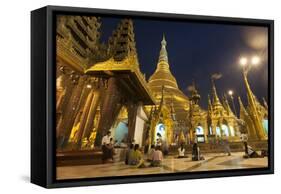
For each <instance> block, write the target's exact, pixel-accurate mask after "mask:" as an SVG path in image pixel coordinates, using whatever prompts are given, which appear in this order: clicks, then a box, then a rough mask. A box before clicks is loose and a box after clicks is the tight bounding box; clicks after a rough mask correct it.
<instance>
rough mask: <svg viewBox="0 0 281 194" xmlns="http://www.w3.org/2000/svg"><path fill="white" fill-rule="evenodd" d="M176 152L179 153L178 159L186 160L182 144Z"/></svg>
mask: <svg viewBox="0 0 281 194" xmlns="http://www.w3.org/2000/svg"><path fill="white" fill-rule="evenodd" d="M178 152H179V155H178V158H186V156H185V149H184V145H183V143H182V144H181V146H180V147H179V149H178Z"/></svg>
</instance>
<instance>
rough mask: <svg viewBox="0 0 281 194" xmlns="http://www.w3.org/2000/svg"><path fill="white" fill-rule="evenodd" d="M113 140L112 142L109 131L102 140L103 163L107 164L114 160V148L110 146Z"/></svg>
mask: <svg viewBox="0 0 281 194" xmlns="http://www.w3.org/2000/svg"><path fill="white" fill-rule="evenodd" d="M111 140H112V137H111V132H110V131H108V132H107V133H106V135H105V136H103V138H102V140H101V145H102V147H101V148H102V162H103V163H105V162H106V161H107V160H108V159H112V158H113V152H112V149H113V147H112V146H111V145H110V142H111Z"/></svg>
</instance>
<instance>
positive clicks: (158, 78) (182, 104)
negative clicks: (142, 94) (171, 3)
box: [148, 35, 189, 121]
mask: <svg viewBox="0 0 281 194" xmlns="http://www.w3.org/2000/svg"><path fill="white" fill-rule="evenodd" d="M166 45H167V42H166V40H165V37H164V35H163V40H162V41H161V50H160V55H159V60H158V64H157V68H156V70H155V72H154V73H153V74H152V75H151V77H150V78H149V80H148V86H149V88H150V90H151V91H152V93H153V95H154V97H155V100H156V104H157V105H159V104H160V102H161V98H162V88H164V91H163V98H164V101H165V104H166V105H168V106H171V109H173V110H174V111H175V117H176V118H175V119H176V120H178V121H179V120H184V119H186V116H187V111H188V110H189V100H188V98H187V96H185V94H184V93H183V92H182V91H181V90H180V89H179V87H178V84H177V80H176V79H175V77H174V76H173V74H172V73H171V71H170V65H169V61H168V53H167V49H166Z"/></svg>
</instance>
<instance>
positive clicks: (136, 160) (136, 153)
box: [129, 144, 145, 168]
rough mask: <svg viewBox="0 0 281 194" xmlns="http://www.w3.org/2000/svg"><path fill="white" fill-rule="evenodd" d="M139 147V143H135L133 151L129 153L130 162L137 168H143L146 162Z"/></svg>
mask: <svg viewBox="0 0 281 194" xmlns="http://www.w3.org/2000/svg"><path fill="white" fill-rule="evenodd" d="M139 147H140V146H139V144H135V146H134V150H133V152H131V154H129V164H130V165H135V166H136V167H137V168H143V167H145V164H144V159H143V157H142V153H141V151H140V150H139Z"/></svg>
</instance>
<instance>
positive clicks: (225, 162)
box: [57, 152, 268, 179]
mask: <svg viewBox="0 0 281 194" xmlns="http://www.w3.org/2000/svg"><path fill="white" fill-rule="evenodd" d="M242 156H243V153H242V152H237V153H233V154H232V155H231V156H227V155H225V154H218V153H214V154H212V153H209V154H204V157H205V160H202V161H191V158H190V156H189V158H183V159H177V158H175V157H173V156H169V157H166V158H165V159H164V161H163V164H162V166H161V167H146V168H136V167H134V166H128V165H125V164H124V163H123V162H116V163H108V164H98V165H83V166H64V167H57V179H74V178H91V177H105V176H124V175H142V174H159V173H173V172H191V171H208V170H225V169H243V168H263V167H267V165H268V158H267V157H265V158H249V159H244V158H243V157H242ZM147 165H148V163H147Z"/></svg>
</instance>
